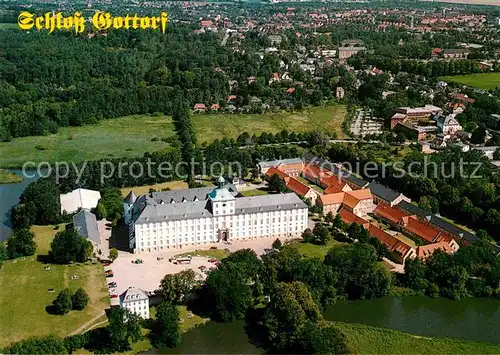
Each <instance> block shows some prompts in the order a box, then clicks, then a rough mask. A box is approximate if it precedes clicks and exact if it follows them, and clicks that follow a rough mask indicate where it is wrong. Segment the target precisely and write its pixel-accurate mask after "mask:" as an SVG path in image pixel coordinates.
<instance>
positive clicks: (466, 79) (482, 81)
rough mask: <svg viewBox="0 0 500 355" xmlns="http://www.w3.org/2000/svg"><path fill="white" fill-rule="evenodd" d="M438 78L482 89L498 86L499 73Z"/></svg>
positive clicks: (499, 80)
mask: <svg viewBox="0 0 500 355" xmlns="http://www.w3.org/2000/svg"><path fill="white" fill-rule="evenodd" d="M440 79H441V80H443V81H446V82H448V83H449V82H456V83H459V84H464V85H468V86H471V87H475V88H479V89H484V90H490V89H495V88H496V87H500V73H481V74H469V75H454V76H442V77H440Z"/></svg>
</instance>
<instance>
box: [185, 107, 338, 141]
mask: <svg viewBox="0 0 500 355" xmlns="http://www.w3.org/2000/svg"><path fill="white" fill-rule="evenodd" d="M346 114H347V110H346V107H345V106H343V105H331V106H324V107H309V108H307V109H305V110H304V111H303V112H295V113H290V112H280V113H266V114H263V115H257V114H252V115H238V114H215V115H193V118H192V119H193V123H194V126H195V130H196V135H197V136H198V142H200V143H201V142H211V141H213V140H214V139H215V138H219V139H220V138H236V137H238V135H240V134H241V133H243V132H248V133H249V134H250V135H252V134H253V133H255V134H260V133H262V132H273V133H276V132H279V131H282V130H284V129H286V130H288V131H289V132H291V131H294V132H304V131H312V130H314V129H319V130H322V131H328V132H336V133H337V136H338V137H339V138H344V137H345V135H344V133H343V132H342V122H343V121H344V118H345V116H346Z"/></svg>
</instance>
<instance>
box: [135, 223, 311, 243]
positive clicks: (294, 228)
mask: <svg viewBox="0 0 500 355" xmlns="http://www.w3.org/2000/svg"><path fill="white" fill-rule="evenodd" d="M302 229H303V228H300V226H298V225H295V226H292V227H291V228H289V229H288V230H287V229H283V228H277V229H274V228H273V229H272V230H271V234H275V233H291V232H298V231H300V230H302ZM252 234H253V235H265V234H269V228H266V230H265V233H264V230H263V229H259V230H254V233H252V231H251V230H250V229H249V230H248V231H245V230H237V231H234V234H233V237H238V236H251V235H252ZM201 238H202V237H199V236H198V237H196V240H197V241H200V240H201ZM215 238H216V236H215V235H214V236H212V238H210V237H209V238H208V239H209V240H210V239H212V240H213V239H215ZM141 239H142V238H141ZM194 239H195V238H194V237H191V242H194ZM203 240H207V236H206V235H204V236H203ZM158 242H159V243H158V245H162V244H163V245H165V244H170V243H171V244H176V242H178V243H182V242H183V240H182V238H178V239H175V238H173V239H171V240H169V239H166V240H163V239H160V240H159V241H158ZM188 242H189V237H185V238H184V243H188ZM152 244H153V246H154V245H157V240H156V238H155V239H154V240H153V241H152ZM141 246H142V247H144V246H145V243H144V241H141ZM147 246H151V241H150V239H148V241H147Z"/></svg>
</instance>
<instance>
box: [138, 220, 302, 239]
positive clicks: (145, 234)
mask: <svg viewBox="0 0 500 355" xmlns="http://www.w3.org/2000/svg"><path fill="white" fill-rule="evenodd" d="M301 223H305V222H304V221H291V223H290V224H286V225H284V224H278V225H276V224H272V225H271V228H272V230H273V231H274V230H275V229H286V227H290V228H296V226H297V224H301ZM198 227H199V226H198ZM224 228H233V224H232V223H230V224H228V225H227V226H224V225H219V227H218V228H211V227H210V228H204V229H203V230H201V229H200V228H196V231H198V232H200V233H201V234H211V233H212V231H213V230H215V229H224ZM258 228H260V229H262V228H264V226H263V224H262V223H261V224H260V225H254V226H251V225H250V226H248V228H247V229H248V230H249V231H250V230H252V229H254V230H256V229H258ZM269 228H270V227H269V224H267V225H266V229H267V230H269ZM235 230H237V231H244V230H245V225H239V224H238V223H237V224H236V226H235ZM194 231H195V230H194V229H193V228H190V229H189V230H187V229H182V230H177V231H175V230H167V229H164V230H161V229H160V230H152V231H148V230H145V231H141V230H138V231H137V233H136V234H137V236H138V237H153V238H156V236H157V235H162V236H172V237H173V236H175V235H179V234H184V235H186V236H188V235H189V234H190V233H189V232H191V234H192V232H194ZM200 233H197V234H200Z"/></svg>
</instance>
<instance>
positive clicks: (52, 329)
mask: <svg viewBox="0 0 500 355" xmlns="http://www.w3.org/2000/svg"><path fill="white" fill-rule="evenodd" d="M33 231H34V233H35V235H36V242H37V244H38V247H37V252H36V255H34V256H31V257H27V258H19V259H16V260H13V261H7V262H5V263H4V265H3V267H2V268H1V269H0V310H1V311H0V348H3V347H5V346H7V345H9V344H11V343H13V342H16V341H20V340H22V339H26V338H29V337H32V336H44V335H49V334H55V335H57V336H60V337H65V336H67V335H69V334H70V333H71V332H72V331H74V330H75V329H77V328H78V327H79V326H81V325H82V324H84V323H85V322H88V321H89V320H91V319H92V318H93V317H95V316H96V315H98V314H99V313H100V312H102V311H103V310H104V309H106V308H108V307H109V297H108V292H107V286H106V281H105V278H104V274H103V269H102V265H100V264H91V263H90V262H88V263H85V264H73V265H54V264H50V265H49V266H50V270H48V271H46V270H45V269H44V263H43V262H40V261H38V260H37V257H38V256H42V257H43V256H46V255H47V252H48V251H49V249H50V243H51V242H52V239H53V238H54V235H55V233H56V231H55V230H54V229H53V227H52V226H35V227H33ZM72 275H77V276H78V279H77V280H72V279H71V276H72ZM66 287H69V288H70V289H72V290H73V291H75V290H76V289H77V288H79V287H83V288H84V289H85V291H86V292H87V293H88V295H89V297H90V302H89V305H88V306H87V308H86V309H84V310H83V311H71V312H70V313H69V314H67V315H64V316H59V315H52V314H49V313H47V311H46V307H47V306H49V305H50V304H51V303H52V301H53V300H54V299H55V298H56V296H57V294H58V293H59V292H60V291H61V290H62V289H64V288H66ZM49 288H54V290H55V291H54V292H48V289H49Z"/></svg>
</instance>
